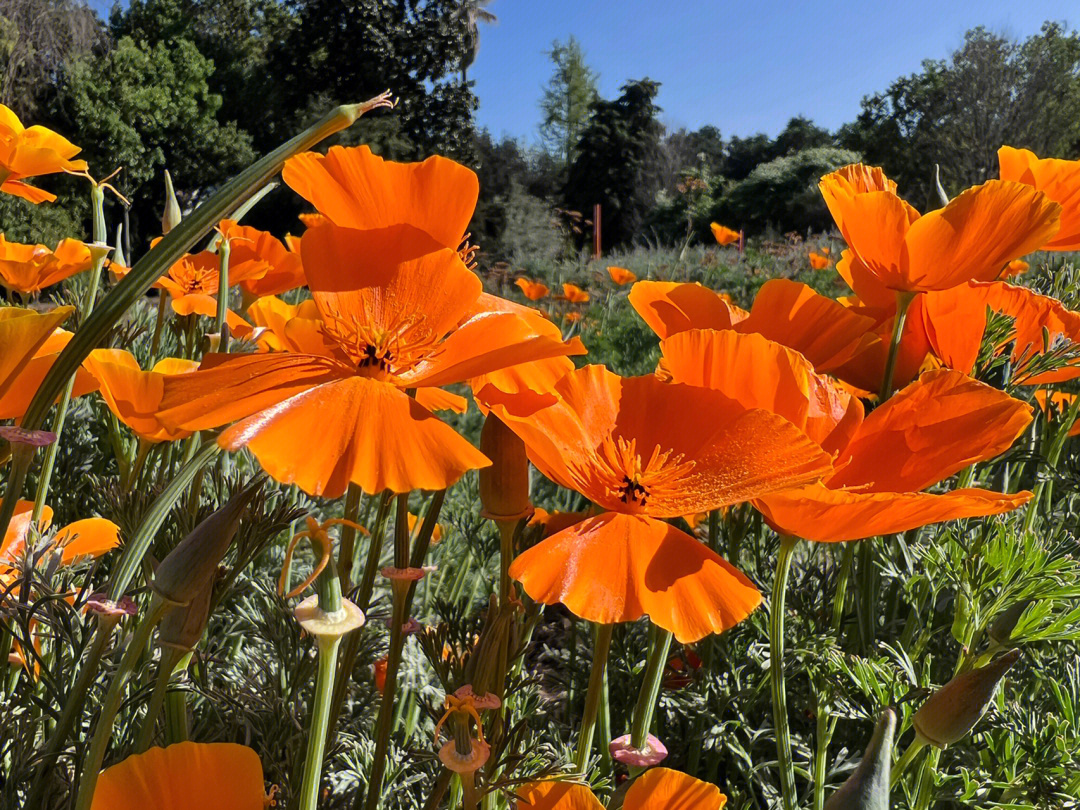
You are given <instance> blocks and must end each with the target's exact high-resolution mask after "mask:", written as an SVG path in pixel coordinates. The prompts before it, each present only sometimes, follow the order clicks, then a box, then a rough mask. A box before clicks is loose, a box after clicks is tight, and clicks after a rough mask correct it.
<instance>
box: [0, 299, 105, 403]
mask: <svg viewBox="0 0 1080 810" xmlns="http://www.w3.org/2000/svg"><path fill="white" fill-rule="evenodd" d="M10 309H12V310H14V312H16V313H18V312H25V311H26V310H19V309H14V308H10ZM63 309H68V308H66V307H65V308H63ZM8 311H9V308H0V357H3V355H4V350H6V348H7V347H6V345H5V344H4V343H3V342H2V341H3V335H4V333H5V331H8V329H6V328H5V327H13V326H14V327H16V328H18V327H23V326H25V327H27V331H31V332H32V331H34V328H33V326H32V325H31V324H30V323H27V322H26V321H24V320H23V319H22V318H18V317H16V318H14V319H12V320H10V321H5V320H4V314H5V313H7V312H8ZM69 311H70V310H69ZM54 312H55V311H54ZM52 314H53V313H50V315H52ZM63 317H66V314H64V316H63ZM63 317H61V318H60V319H59V320H63ZM46 322H47V321H46ZM39 323H40V322H39ZM20 337H23V336H20ZM71 338H72V334H71V332H68V331H66V330H64V329H54V330H52V333H51V334H48V335H46V337H45V339H44V340H43V341H41V342H40V343H38V345H37V347H36V348H35V349H33V350H32V351H31V353H30V354H29V355H26V354H24V355H23V356H22V357H21V359H19V360H18V362H17V363H16V364H14V366H13V368H12V370H11V376H9V377H8V378H7V381H6V382H5V381H4V380H3V379H2V378H0V419H18V418H19V417H21V416H22V415H23V414H24V413H26V409H27V408H29V407H30V402H31V400H33V398H34V395H35V394H36V393H37V390H38V388H40V387H41V382H42V380H44V379H45V375H46V374H47V373H48V372H49V369H51V368H52V366H53V363H55V362H56V358H57V357H59V356H60V352H61V351H63V349H64V347H65V346H67V344H68V342H69V341H70V340H71ZM20 342H21V341H20V340H16V341H13V348H14V350H15V352H16V353H15V355H14V357H18V352H20V351H21V350H22V348H23V347H21V346H19V345H18V344H19V343H20ZM7 360H8V358H7V357H3V359H2V360H0V375H2V374H3V367H4V366H7V365H8V364H7V362H6V361H7ZM97 387H98V383H97V380H95V379H94V377H93V376H92V375H91V374H89V373H88V372H87V370H86V368H85V367H83V366H80V367H79V368H78V370H77V371H76V372H75V382H74V384H73V386H72V390H71V396H73V397H81V396H83V395H84V394H89V393H90V392H91V391H95V390H97Z"/></svg>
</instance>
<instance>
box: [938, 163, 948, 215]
mask: <svg viewBox="0 0 1080 810" xmlns="http://www.w3.org/2000/svg"><path fill="white" fill-rule="evenodd" d="M934 189H935V190H936V191H937V195H938V199H939V200H941V207H942V208H944V207H945V206H946V205H948V204H949V195H948V194H946V193H945V187H944V186H942V185H941V166H939V165H938V164H937V163H935V164H934Z"/></svg>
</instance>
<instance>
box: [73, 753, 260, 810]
mask: <svg viewBox="0 0 1080 810" xmlns="http://www.w3.org/2000/svg"><path fill="white" fill-rule="evenodd" d="M265 798H266V794H265V792H264V785H263V769H262V763H261V762H260V761H259V756H258V754H256V753H255V752H254V751H253V750H251V749H250V748H248V747H247V746H244V745H236V744H235V743H194V742H181V743H176V744H175V745H170V746H169V747H168V748H151V749H149V750H148V751H146V752H145V753H143V754H135V755H134V756H130V757H128V758H127V759H125V760H123V761H122V762H120V763H118V764H116V765H113V766H112V767H111V768H106V769H105V770H104V771H102V772H101V775H100V776H99V777H98V781H97V786H96V788H95V790H94V798H93V801H92V802H91V805H90V810H146V809H147V808H151V807H152V808H154V810H186V808H191V807H198V808H200V810H263V808H264V806H265V804H264V800H265Z"/></svg>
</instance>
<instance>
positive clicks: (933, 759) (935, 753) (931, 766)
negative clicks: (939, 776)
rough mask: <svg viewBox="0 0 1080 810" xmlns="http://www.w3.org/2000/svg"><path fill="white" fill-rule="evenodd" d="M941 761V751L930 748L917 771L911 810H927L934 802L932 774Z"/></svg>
mask: <svg viewBox="0 0 1080 810" xmlns="http://www.w3.org/2000/svg"><path fill="white" fill-rule="evenodd" d="M940 760H941V749H939V748H931V749H930V753H929V754H927V755H926V759H924V760H923V763H922V767H921V768H920V769H919V788H918V792H917V793H916V794H915V801H914V802H913V803H912V805H911V808H912V810H927V809H928V808H929V807H930V804H931V802H933V800H934V774H935V773H936V772H937V766H938V762H939V761H940Z"/></svg>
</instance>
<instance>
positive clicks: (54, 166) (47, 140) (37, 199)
mask: <svg viewBox="0 0 1080 810" xmlns="http://www.w3.org/2000/svg"><path fill="white" fill-rule="evenodd" d="M79 152H80V149H79V147H77V146H75V145H74V144H73V143H71V142H70V141H68V140H67V139H66V138H64V137H63V136H61V135H58V134H56V133H55V132H53V131H52V130H50V129H46V128H45V127H41V126H34V127H29V128H26V127H24V126H23V125H22V122H21V121H20V120H19V117H18V116H17V115H15V113H14V112H12V111H11V109H9V108H8V107H5V106H4V105H3V104H0V191H5V192H7V193H8V194H13V195H15V196H16V197H22V198H23V199H24V200H29V201H30V202H32V203H41V202H52V201H53V200H55V199H56V195H55V194H50V193H49V192H47V191H44V190H42V189H40V188H35V187H34V186H31V185H27V184H26V183H24V182H22V181H23V179H25V178H27V177H38V176H40V175H43V174H56V173H57V172H63V171H69V172H81V171H86V168H87V167H86V161H85V160H72V158H73V157H75V155H77V154H79Z"/></svg>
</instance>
